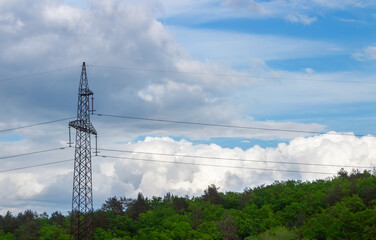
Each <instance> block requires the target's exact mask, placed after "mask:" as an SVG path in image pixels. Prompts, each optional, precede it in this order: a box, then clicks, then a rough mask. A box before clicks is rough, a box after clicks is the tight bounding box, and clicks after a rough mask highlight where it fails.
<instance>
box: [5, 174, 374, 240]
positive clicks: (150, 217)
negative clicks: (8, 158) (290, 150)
mask: <svg viewBox="0 0 376 240" xmlns="http://www.w3.org/2000/svg"><path fill="white" fill-rule="evenodd" d="M69 229H70V217H69V214H68V215H66V216H65V215H63V214H61V213H60V212H58V211H56V212H54V213H52V214H50V215H48V214H47V213H42V214H38V213H36V212H34V211H32V210H26V211H24V212H22V213H18V214H16V215H13V214H12V213H11V212H9V211H8V212H7V213H6V214H5V215H2V216H0V239H7V240H11V239H20V240H21V239H28V240H31V239H44V240H47V239H59V240H63V239H69V238H70V236H69ZM94 236H95V239H129V240H130V239H139V240H141V239H161V240H162V239H163V240H169V239H207V240H209V239H227V240H236V239H246V240H273V239H284V240H290V239H291V240H293V239H318V240H321V239H365V240H367V239H376V237H375V236H376V171H375V170H373V171H364V172H360V171H358V170H352V172H346V171H344V170H343V169H341V170H340V171H339V172H338V173H337V175H336V176H333V177H330V178H327V179H322V180H315V181H312V182H309V181H307V182H302V181H296V180H289V181H276V182H274V183H273V184H271V185H267V186H265V185H262V186H258V187H255V188H247V189H245V190H244V191H243V192H221V191H220V188H219V187H217V186H215V185H210V186H208V187H207V188H206V189H205V190H203V195H202V196H198V197H189V196H175V195H173V194H170V193H168V194H166V195H165V196H163V197H158V196H154V197H152V198H146V197H144V196H143V195H142V194H141V193H139V194H138V196H137V198H135V199H132V198H127V197H117V196H113V197H110V198H108V199H107V200H106V201H105V202H104V203H103V205H102V207H101V208H100V209H97V210H95V212H94Z"/></svg>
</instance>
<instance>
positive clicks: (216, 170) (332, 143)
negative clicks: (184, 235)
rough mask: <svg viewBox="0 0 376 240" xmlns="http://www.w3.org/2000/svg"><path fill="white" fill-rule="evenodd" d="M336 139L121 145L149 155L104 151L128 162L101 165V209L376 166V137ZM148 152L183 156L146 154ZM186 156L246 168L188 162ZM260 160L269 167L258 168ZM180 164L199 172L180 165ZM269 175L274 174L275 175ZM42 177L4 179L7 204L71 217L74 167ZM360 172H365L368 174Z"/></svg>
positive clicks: (96, 162) (97, 164)
mask: <svg viewBox="0 0 376 240" xmlns="http://www.w3.org/2000/svg"><path fill="white" fill-rule="evenodd" d="M334 134H335V133H334V132H332V134H331V135H330V134H327V135H318V136H312V137H308V138H296V139H294V140H292V141H290V142H289V143H281V144H279V145H278V146H277V147H275V148H261V147H259V146H257V145H256V146H254V147H251V148H249V149H245V150H242V149H240V148H233V149H230V148H223V147H220V146H218V145H216V144H193V143H192V142H190V141H188V140H184V139H182V140H173V139H171V138H169V137H145V139H144V140H140V141H138V142H135V143H129V144H113V145H111V146H110V147H111V148H113V149H120V150H128V151H134V152H141V153H127V154H126V153H115V152H108V151H101V154H103V155H106V156H116V157H124V158H128V159H121V158H120V159H118V158H117V159H112V158H108V157H107V158H101V157H94V158H93V169H94V174H93V179H94V199H95V205H96V206H95V207H100V204H102V203H103V202H104V200H105V199H106V198H108V197H110V196H114V195H117V196H126V197H135V196H137V193H138V192H142V193H143V194H145V195H146V196H148V197H151V196H153V195H156V196H163V195H164V194H166V193H167V192H171V193H173V194H179V195H186V194H187V195H190V196H199V195H201V194H203V190H204V189H205V188H206V187H207V186H208V185H210V184H212V183H214V184H216V185H217V186H219V187H221V191H242V190H243V189H245V188H249V187H256V186H258V185H260V184H270V183H272V182H273V181H276V180H288V179H300V180H303V181H304V180H314V179H318V178H327V177H332V176H333V175H335V173H336V172H337V171H338V170H339V169H340V167H339V166H337V167H324V166H313V165H295V164H293V165H289V164H278V163H272V162H273V161H274V162H290V163H306V164H313V163H314V164H327V165H346V166H363V167H372V166H374V164H375V163H374V158H375V156H376V150H375V149H376V148H375V146H376V138H375V137H373V136H364V137H361V138H359V137H355V136H351V134H350V135H347V136H344V135H334ZM142 152H145V153H142ZM148 152H149V153H161V154H172V155H175V156H167V155H164V156H163V155H156V154H146V153H148ZM178 155H180V156H178ZM182 155H189V156H201V157H205V156H207V157H212V158H216V157H218V158H230V159H242V160H244V161H235V160H226V159H205V158H194V157H182ZM129 158H130V159H131V160H130V159H129ZM132 159H133V160H132ZM142 159H145V160H146V161H142ZM247 160H248V161H247ZM255 160H260V161H265V162H255ZM155 161H162V162H155ZM178 162H180V163H193V164H196V165H189V164H188V165H187V164H178ZM197 164H198V165H197ZM200 164H202V165H218V166H226V167H213V166H202V165H200ZM232 167H234V168H232ZM239 168H244V169H239ZM247 168H248V169H247ZM257 169H259V170H257ZM265 169H270V171H267V170H265ZM345 169H346V170H348V171H351V169H352V168H351V167H346V168H345ZM41 170H42V168H38V169H36V170H35V171H32V172H29V173H27V174H25V173H22V172H15V173H6V174H4V173H3V174H1V175H0V178H1V181H0V182H1V185H0V190H1V191H0V193H1V198H0V199H1V202H0V204H1V205H2V206H7V207H10V208H12V209H18V210H22V209H24V208H26V207H28V206H32V205H28V203H31V202H34V205H33V208H34V209H35V208H36V207H37V209H43V205H42V204H41V203H39V204H40V205H38V201H42V199H43V202H45V204H47V205H44V209H46V206H48V208H49V209H51V210H53V208H54V207H56V206H57V205H58V204H60V206H62V209H64V210H69V206H70V204H69V196H70V191H71V185H70V184H67V183H68V182H70V181H71V179H70V178H71V177H72V172H71V170H70V169H69V166H65V164H64V165H63V166H60V167H54V168H52V169H49V170H48V171H45V170H43V172H44V174H43V175H40V174H39V172H40V171H41ZM279 170H282V171H279ZM284 170H293V171H298V173H293V172H283V171H284ZM360 170H364V169H362V168H360ZM368 170H371V169H368ZM299 171H301V172H300V173H299ZM307 172H318V173H324V174H314V173H307Z"/></svg>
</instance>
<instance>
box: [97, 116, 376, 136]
mask: <svg viewBox="0 0 376 240" xmlns="http://www.w3.org/2000/svg"><path fill="white" fill-rule="evenodd" d="M94 115H97V116H99V117H113V118H124V119H132V120H143V121H152V122H165V123H177V124H188V125H198V126H209V127H223V128H236V129H248V130H261V131H274V132H292V133H307V134H323V135H338V136H355V137H374V136H372V135H364V134H353V133H337V132H318V131H308V130H294V129H282V128H265V127H251V126H236V125H227V124H217V123H204V122H190V121H177V120H168V119H157V118H145V117H133V116H124V115H114V114H104V113H94Z"/></svg>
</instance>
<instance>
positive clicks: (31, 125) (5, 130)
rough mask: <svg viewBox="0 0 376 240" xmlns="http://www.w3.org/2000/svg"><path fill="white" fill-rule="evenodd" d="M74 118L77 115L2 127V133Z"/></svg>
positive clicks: (0, 131)
mask: <svg viewBox="0 0 376 240" xmlns="http://www.w3.org/2000/svg"><path fill="white" fill-rule="evenodd" d="M73 118H75V117H68V118H61V119H56V120H51V121H48V122H41V123H35V124H30V125H25V126H20V127H14V128H8V129H1V130H0V133H2V132H9V131H14V130H18V129H23V128H29V127H36V126H41V125H46V124H51V123H56V122H61V121H65V120H69V119H73Z"/></svg>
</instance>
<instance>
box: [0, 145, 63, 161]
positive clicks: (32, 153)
mask: <svg viewBox="0 0 376 240" xmlns="http://www.w3.org/2000/svg"><path fill="white" fill-rule="evenodd" d="M67 148H69V147H60V148H51V149H46V150H40V151H35V152H28V153H21V154H16V155H9V156H4V157H0V160H1V159H7V158H15V157H21V156H28V155H34V154H39V153H46V152H53V151H57V150H65V149H67Z"/></svg>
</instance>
